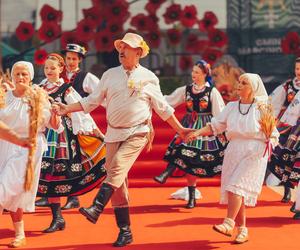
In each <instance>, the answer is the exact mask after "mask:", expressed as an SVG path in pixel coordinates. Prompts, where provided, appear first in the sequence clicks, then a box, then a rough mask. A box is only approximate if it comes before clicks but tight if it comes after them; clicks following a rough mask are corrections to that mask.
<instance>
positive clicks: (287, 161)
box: [268, 120, 300, 188]
mask: <svg viewBox="0 0 300 250" xmlns="http://www.w3.org/2000/svg"><path fill="white" fill-rule="evenodd" d="M268 169H269V170H270V171H271V172H272V173H273V174H274V175H275V176H276V177H277V178H279V179H280V180H281V182H282V183H286V184H287V185H288V186H290V187H292V188H293V187H294V186H295V185H297V183H298V181H299V179H300V120H298V122H297V124H296V125H295V126H293V127H291V128H290V129H285V130H284V133H282V134H281V135H280V138H279V145H278V146H277V147H276V148H275V150H274V152H273V154H272V156H271V161H270V162H269V163H268Z"/></svg>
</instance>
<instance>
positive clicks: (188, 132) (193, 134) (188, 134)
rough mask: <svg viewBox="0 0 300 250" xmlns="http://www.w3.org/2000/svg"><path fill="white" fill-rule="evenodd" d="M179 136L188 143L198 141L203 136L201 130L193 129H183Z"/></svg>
mask: <svg viewBox="0 0 300 250" xmlns="http://www.w3.org/2000/svg"><path fill="white" fill-rule="evenodd" d="M178 134H179V136H180V137H181V139H182V140H183V141H184V142H186V143H188V142H191V141H193V140H196V139H197V137H199V136H201V134H200V133H199V130H197V129H191V128H183V129H182V130H181V131H178Z"/></svg>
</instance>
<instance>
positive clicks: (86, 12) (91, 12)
mask: <svg viewBox="0 0 300 250" xmlns="http://www.w3.org/2000/svg"><path fill="white" fill-rule="evenodd" d="M82 12H83V16H84V19H88V20H91V21H92V23H93V28H96V27H97V26H98V25H100V24H101V22H102V21H103V19H102V13H101V9H100V8H99V7H97V6H93V7H91V8H89V9H83V10H82Z"/></svg>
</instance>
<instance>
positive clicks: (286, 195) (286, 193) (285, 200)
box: [281, 185, 292, 203]
mask: <svg viewBox="0 0 300 250" xmlns="http://www.w3.org/2000/svg"><path fill="white" fill-rule="evenodd" d="M283 187H284V195H283V198H282V200H281V202H283V203H288V202H289V201H290V200H291V198H292V193H291V188H290V187H289V186H287V185H284V186H283Z"/></svg>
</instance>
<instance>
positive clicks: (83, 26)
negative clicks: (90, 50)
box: [76, 19, 95, 42]
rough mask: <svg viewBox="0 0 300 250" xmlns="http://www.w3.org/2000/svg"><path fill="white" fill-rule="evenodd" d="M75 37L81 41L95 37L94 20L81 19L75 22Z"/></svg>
mask: <svg viewBox="0 0 300 250" xmlns="http://www.w3.org/2000/svg"><path fill="white" fill-rule="evenodd" d="M76 34H77V37H80V39H81V40H82V41H86V42H88V41H90V40H92V39H94V37H95V31H94V22H93V21H92V20H90V19H83V20H81V21H80V22H79V23H78V24H77V28H76Z"/></svg>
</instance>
